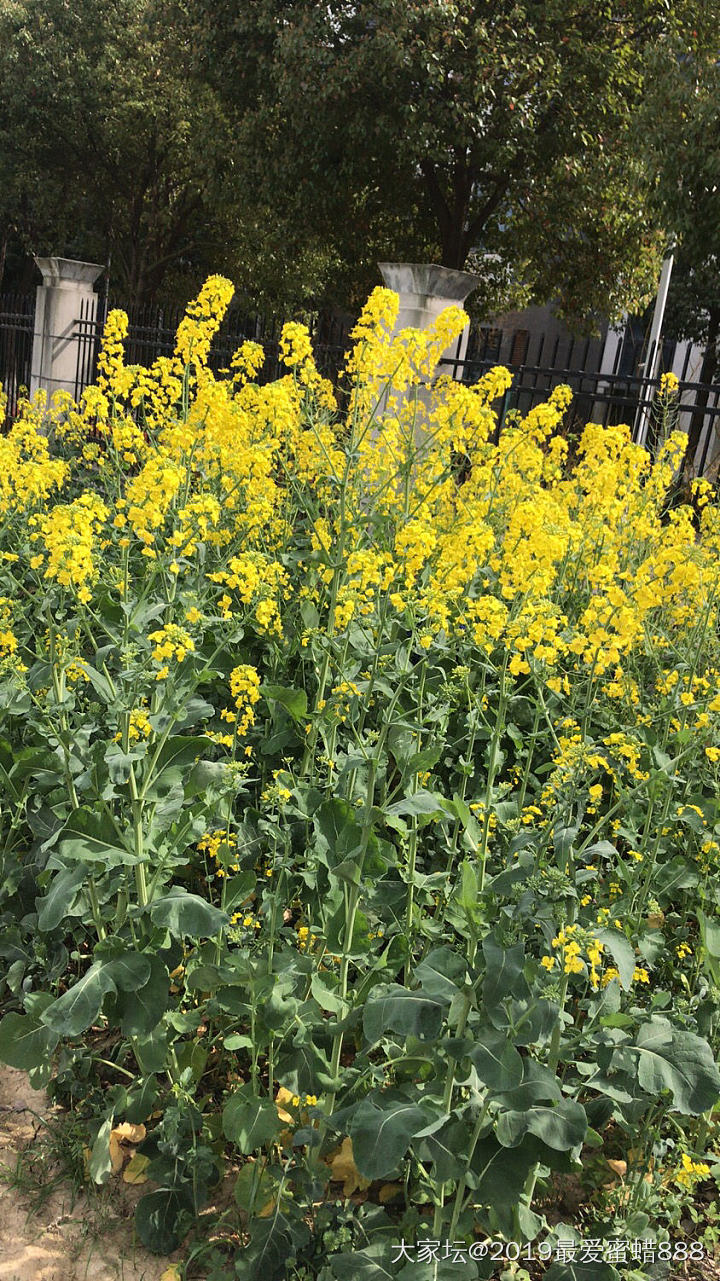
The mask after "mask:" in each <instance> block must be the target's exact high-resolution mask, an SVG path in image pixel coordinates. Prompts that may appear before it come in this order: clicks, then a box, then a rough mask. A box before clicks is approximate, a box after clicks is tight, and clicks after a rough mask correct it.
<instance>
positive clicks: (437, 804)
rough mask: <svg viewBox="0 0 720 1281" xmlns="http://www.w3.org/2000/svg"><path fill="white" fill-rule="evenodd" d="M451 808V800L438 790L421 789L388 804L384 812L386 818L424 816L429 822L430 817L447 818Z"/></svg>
mask: <svg viewBox="0 0 720 1281" xmlns="http://www.w3.org/2000/svg"><path fill="white" fill-rule="evenodd" d="M451 809H452V802H449V801H446V799H445V797H444V796H441V795H440V794H439V792H428V791H425V790H423V789H421V790H420V791H419V792H412V793H411V794H410V795H409V796H405V797H403V799H402V800H401V801H395V802H394V804H393V805H388V807H387V809H386V811H385V813H386V815H387V816H388V818H424V819H426V820H427V821H428V822H430V821H431V820H432V819H438V818H447V817H448V814H449V813H450V812H451Z"/></svg>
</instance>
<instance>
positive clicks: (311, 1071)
mask: <svg viewBox="0 0 720 1281" xmlns="http://www.w3.org/2000/svg"><path fill="white" fill-rule="evenodd" d="M277 1079H278V1081H279V1082H280V1084H281V1085H284V1086H285V1089H286V1090H292V1093H293V1094H322V1092H323V1090H324V1089H327V1088H331V1086H332V1078H331V1076H330V1064H329V1063H328V1060H327V1058H326V1057H325V1054H324V1053H323V1051H322V1050H321V1049H319V1047H318V1046H316V1045H314V1044H313V1042H312V1041H311V1040H309V1039H307V1040H296V1041H295V1042H294V1044H293V1045H292V1046H291V1047H290V1048H289V1049H288V1050H286V1051H285V1052H284V1053H283V1054H279V1055H278V1060H277Z"/></svg>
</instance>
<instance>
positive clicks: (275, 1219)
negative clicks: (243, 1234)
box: [235, 1212, 296, 1281]
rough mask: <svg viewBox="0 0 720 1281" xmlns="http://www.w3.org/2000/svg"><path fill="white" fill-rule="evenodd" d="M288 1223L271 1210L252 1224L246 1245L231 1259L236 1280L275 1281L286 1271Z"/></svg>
mask: <svg viewBox="0 0 720 1281" xmlns="http://www.w3.org/2000/svg"><path fill="white" fill-rule="evenodd" d="M294 1228H295V1230H296V1224H292V1223H291V1222H290V1220H289V1219H288V1218H287V1217H286V1216H285V1215H284V1214H280V1213H278V1212H275V1213H273V1214H271V1215H270V1217H269V1218H267V1219H256V1220H255V1222H254V1223H253V1229H252V1236H251V1238H250V1244H249V1245H247V1246H245V1249H244V1250H243V1251H242V1252H239V1253H238V1255H237V1256H236V1258H235V1278H236V1281H279V1278H280V1277H282V1276H284V1275H285V1274H286V1269H285V1264H286V1262H287V1260H288V1259H289V1258H290V1257H291V1256H292V1255H293V1253H294V1251H295V1249H296V1247H294V1245H293V1229H294Z"/></svg>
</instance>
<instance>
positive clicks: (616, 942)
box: [597, 930, 635, 992]
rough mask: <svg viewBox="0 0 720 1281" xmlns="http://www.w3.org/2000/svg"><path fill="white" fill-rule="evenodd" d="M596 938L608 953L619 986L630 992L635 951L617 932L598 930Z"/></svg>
mask: <svg viewBox="0 0 720 1281" xmlns="http://www.w3.org/2000/svg"><path fill="white" fill-rule="evenodd" d="M597 937H598V938H599V939H600V942H601V943H603V944H604V946H605V947H606V948H607V950H608V952H609V953H610V955H611V957H612V959H613V961H614V962H615V965H616V966H617V972H618V975H619V976H620V986H621V987H623V988H624V989H625V991H626V992H628V991H629V990H630V987H631V985H632V980H633V974H634V973H635V950H634V948H633V947H632V945H631V944H630V943H629V942H628V940H627V939H626V938H625V935H624V934H621V933H620V931H619V930H598V932H597Z"/></svg>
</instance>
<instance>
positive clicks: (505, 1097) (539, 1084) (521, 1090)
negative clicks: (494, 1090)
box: [501, 1058, 563, 1112]
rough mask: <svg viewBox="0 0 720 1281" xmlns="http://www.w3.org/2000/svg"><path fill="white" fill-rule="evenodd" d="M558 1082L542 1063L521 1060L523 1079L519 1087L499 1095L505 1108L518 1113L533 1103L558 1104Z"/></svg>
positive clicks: (559, 1094) (529, 1059)
mask: <svg viewBox="0 0 720 1281" xmlns="http://www.w3.org/2000/svg"><path fill="white" fill-rule="evenodd" d="M562 1097H563V1095H562V1090H561V1088H560V1082H559V1080H558V1078H557V1077H556V1076H555V1074H554V1073H553V1072H551V1071H550V1069H549V1068H547V1067H545V1064H544V1063H538V1062H536V1060H535V1059H531V1058H524V1059H523V1077H522V1081H521V1083H520V1085H518V1086H517V1087H515V1088H514V1089H512V1090H507V1091H505V1090H503V1091H502V1094H501V1098H502V1102H503V1103H504V1104H505V1107H507V1108H510V1109H511V1110H512V1111H514V1112H520V1111H522V1110H523V1109H524V1108H528V1107H530V1106H531V1104H533V1103H540V1102H550V1103H555V1102H558V1103H559V1102H560V1100H561V1099H562Z"/></svg>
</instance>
